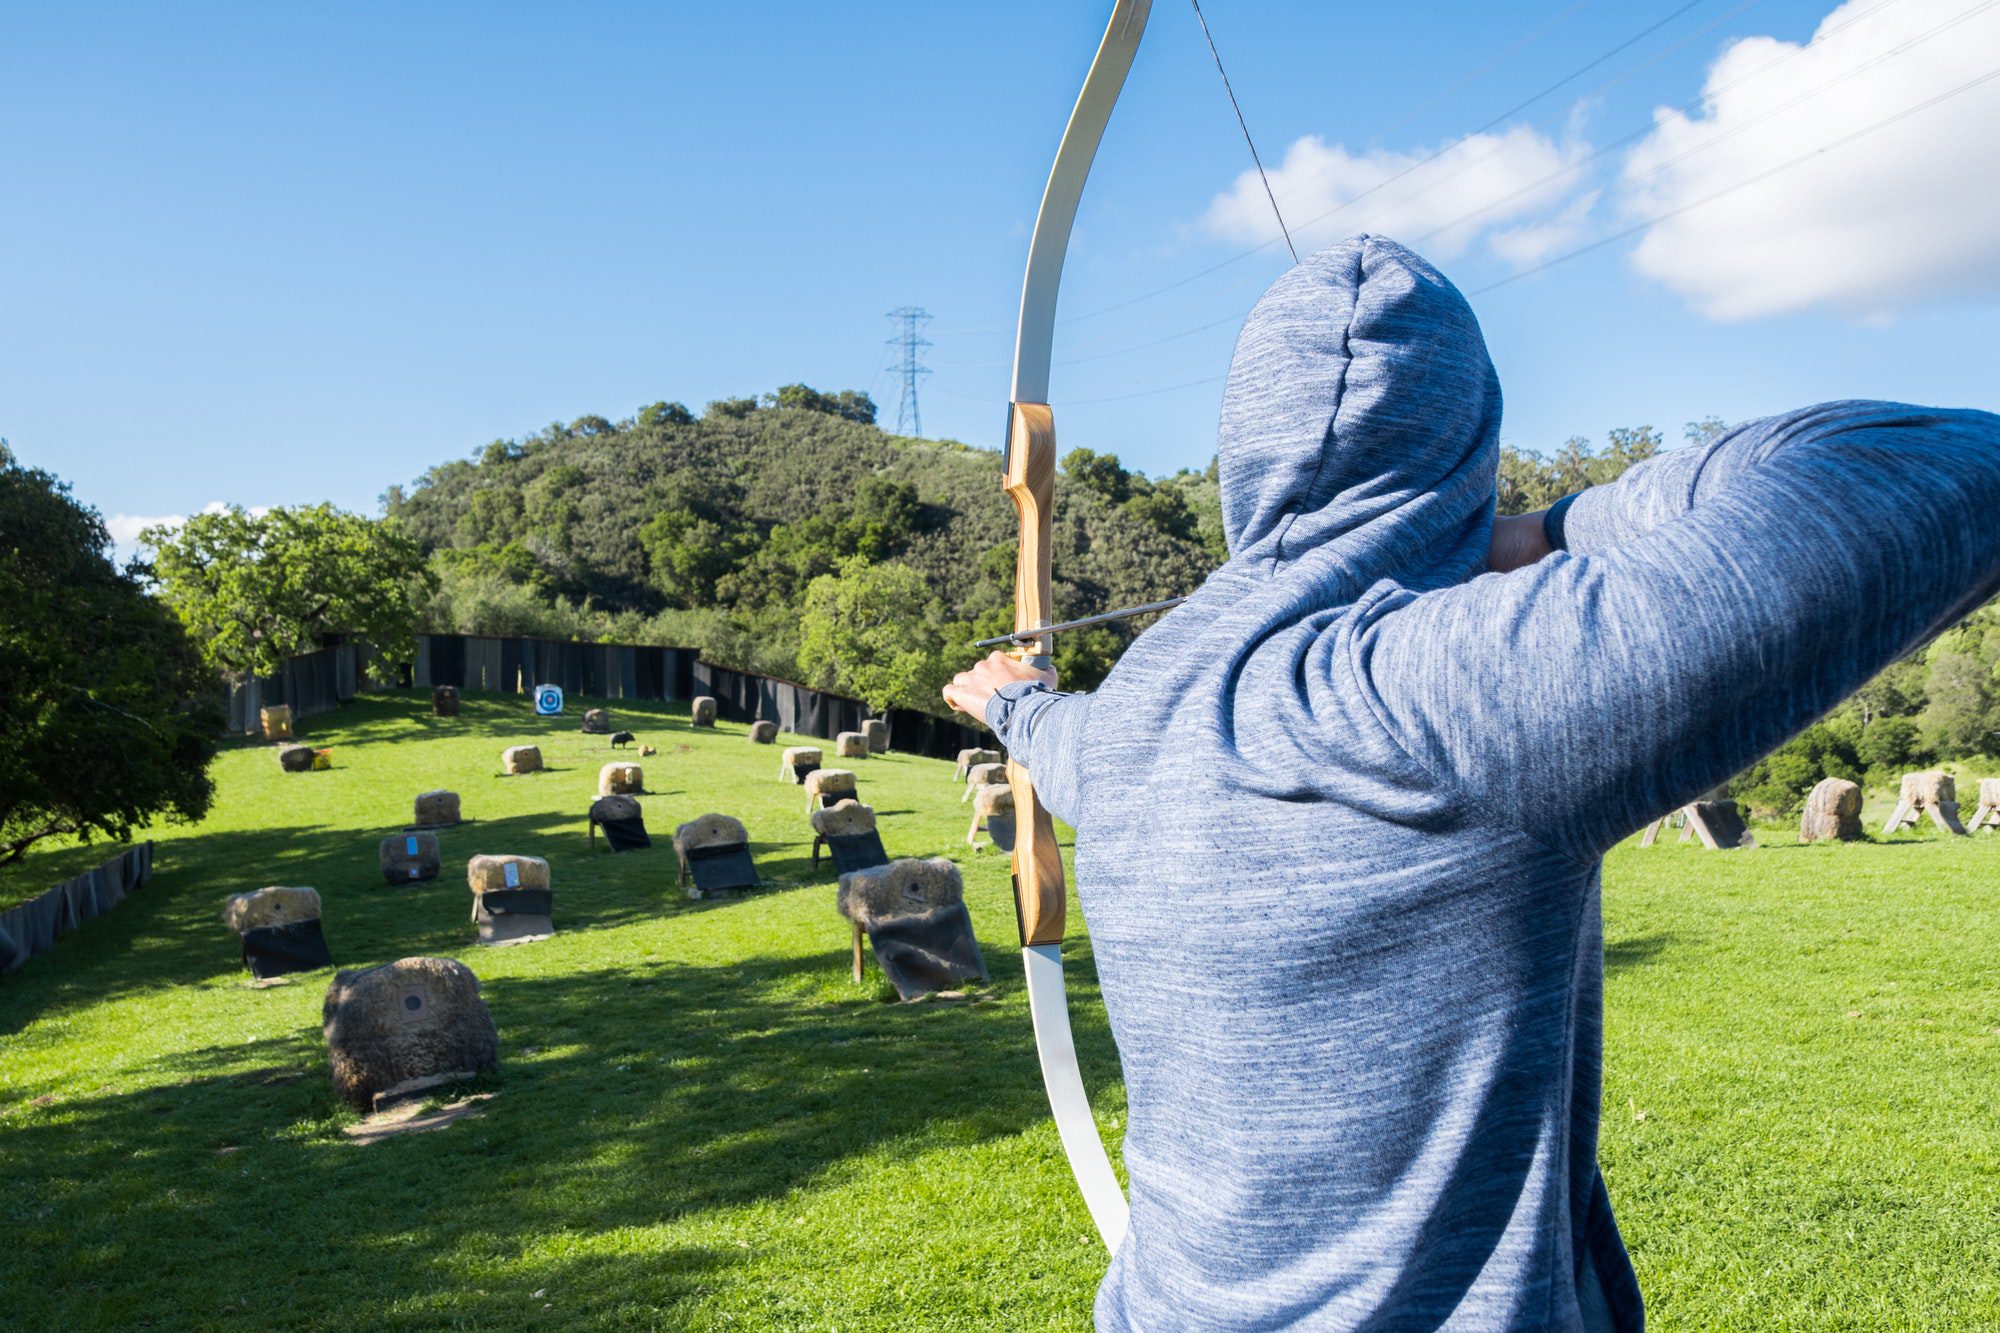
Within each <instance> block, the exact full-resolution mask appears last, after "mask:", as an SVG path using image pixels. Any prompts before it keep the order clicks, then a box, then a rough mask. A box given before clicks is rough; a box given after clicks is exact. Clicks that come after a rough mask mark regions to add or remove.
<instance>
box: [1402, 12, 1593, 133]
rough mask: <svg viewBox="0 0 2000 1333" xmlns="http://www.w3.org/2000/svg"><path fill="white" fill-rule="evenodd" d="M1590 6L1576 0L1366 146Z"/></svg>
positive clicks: (1433, 107)
mask: <svg viewBox="0 0 2000 1333" xmlns="http://www.w3.org/2000/svg"><path fill="white" fill-rule="evenodd" d="M1589 3H1590V0H1576V3H1575V4H1573V5H1571V6H1570V7H1569V8H1568V9H1565V10H1564V11H1563V12H1562V13H1560V14H1558V15H1556V16H1555V17H1554V18H1552V19H1550V20H1549V21H1548V22H1547V23H1544V24H1543V25H1542V26H1541V27H1539V28H1537V29H1535V30H1534V31H1533V32H1531V33H1529V34H1528V35H1527V36H1526V37H1523V38H1522V39H1521V40H1520V41H1518V42H1515V43H1514V44H1513V45H1512V46H1510V47H1508V48H1507V49H1506V50H1505V51H1502V52H1501V53H1500V54H1499V55H1497V56H1494V57H1493V58H1492V59H1491V60H1489V61H1487V62H1486V63H1485V64H1483V65H1481V66H1480V67H1479V68H1478V69H1475V70H1473V71H1472V72H1471V73H1470V74H1467V75H1465V76H1464V77H1463V78H1461V79H1460V80H1459V81H1458V82H1457V83H1454V84H1452V85H1451V87H1449V88H1447V89H1445V90H1444V91H1443V92H1441V93H1439V94H1438V95H1437V96H1436V97H1433V98H1432V99H1431V100H1430V101H1428V102H1426V103H1424V104H1423V105H1422V106H1420V107H1418V108H1417V109H1416V110H1415V111H1412V112H1410V113H1409V114H1408V115H1406V116H1404V117H1403V118H1402V119H1401V120H1399V121H1397V122H1396V123H1395V124H1393V125H1387V126H1384V127H1383V128H1382V129H1379V130H1377V131H1376V132H1375V136H1374V137H1373V138H1371V139H1370V140H1369V141H1368V142H1369V144H1370V145H1371V146H1373V145H1375V144H1378V143H1380V142H1382V140H1384V139H1386V138H1388V137H1389V136H1390V135H1392V134H1394V133H1395V132H1396V131H1397V130H1400V129H1402V128H1403V127H1404V126H1405V125H1408V124H1409V123H1410V122H1411V121H1413V120H1415V119H1416V118H1417V117H1419V116H1421V115H1423V114H1424V113H1425V112H1426V111H1431V110H1434V109H1436V108H1437V107H1439V106H1442V105H1443V104H1444V103H1446V102H1448V101H1450V100H1451V99H1452V97H1453V96H1455V95H1456V94H1457V93H1459V92H1460V91H1462V90H1463V89H1464V88H1465V87H1466V86H1467V85H1469V84H1472V83H1475V82H1477V81H1478V80H1479V79H1480V78H1482V77H1483V76H1485V75H1487V74H1490V73H1492V72H1493V71H1494V70H1496V69H1498V68H1500V66H1502V65H1504V64H1506V63H1507V62H1508V61H1509V60H1512V59H1513V58H1514V57H1515V56H1517V55H1519V54H1521V52H1523V51H1525V50H1527V49H1528V48H1529V47H1530V46H1533V45H1534V44H1535V43H1536V42H1537V41H1540V40H1541V39H1542V38H1543V37H1546V36H1547V35H1548V34H1549V33H1550V32H1552V31H1554V30H1555V29H1556V28H1557V27H1558V26H1559V25H1561V24H1562V23H1563V22H1564V20H1566V19H1569V18H1571V17H1574V16H1575V14H1576V12H1577V11H1578V10H1579V9H1582V8H1583V7H1584V6H1585V5H1587V4H1589Z"/></svg>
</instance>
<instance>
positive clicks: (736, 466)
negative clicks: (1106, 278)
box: [385, 386, 1221, 684]
mask: <svg viewBox="0 0 2000 1333" xmlns="http://www.w3.org/2000/svg"><path fill="white" fill-rule="evenodd" d="M801 389H802V386H792V390H785V391H780V393H779V394H777V395H773V396H772V398H771V402H770V405H764V406H758V405H756V404H755V403H754V402H753V400H749V399H743V400H736V401H733V402H729V403H718V404H711V405H710V406H709V409H708V410H707V411H706V412H705V413H704V414H703V415H702V416H701V417H699V418H696V417H694V416H693V415H692V414H690V413H688V412H687V411H686V410H685V409H683V408H680V407H679V406H678V405H676V404H655V405H654V406H653V407H652V408H649V409H647V410H646V411H645V412H642V413H640V414H639V415H638V416H636V417H634V418H632V419H629V420H626V421H621V422H611V421H607V420H605V419H603V418H601V417H586V418H582V419H580V420H579V421H577V422H574V423H572V424H571V425H569V426H556V427H551V428H549V429H548V430H545V431H543V432H540V433H539V434H536V435H533V436H530V437H528V438H526V439H523V440H518V441H495V442H494V443H493V444H491V445H488V446H487V447H486V448H485V449H484V450H483V451H481V452H480V454H479V455H478V457H477V458H475V459H469V460H463V461H455V462H449V463H444V464H441V465H439V466H437V467H434V468H432V469H430V470H429V471H428V472H426V473H425V474H424V475H423V476H422V477H421V478H420V479H418V480H417V482H416V483H415V484H414V485H412V486H411V487H409V488H408V489H402V488H396V489H392V490H391V491H390V492H389V493H388V494H387V495H386V496H385V502H386V506H387V509H388V512H389V513H390V514H391V515H392V516H394V517H396V518H399V519H401V520H402V521H403V522H404V523H405V524H407V525H408V527H409V528H410V529H411V530H412V531H413V532H414V533H415V534H416V535H417V536H418V537H419V538H420V539H421V540H422V541H423V542H425V543H426V544H427V545H428V546H429V547H431V548H432V549H433V550H435V551H436V552H438V553H439V554H438V556H437V567H438V570H439V573H440V574H441V576H442V577H443V580H444V587H443V589H442V591H441V592H440V595H439V598H438V599H437V601H436V602H435V603H434V607H433V627H434V628H439V629H458V630H463V631H484V632H495V631H496V630H497V631H500V632H506V631H509V630H514V629H517V628H520V629H527V628H533V629H537V630H544V631H547V630H553V631H554V632H556V633H557V634H559V635H563V636H566V635H567V633H568V632H578V631H581V632H583V633H586V634H590V633H593V632H594V633H595V636H598V637H622V638H626V639H631V640H636V639H638V638H641V637H643V636H647V635H650V636H651V637H653V638H654V639H655V641H668V640H671V641H674V642H681V643H691V644H693V645H694V646H699V647H702V648H704V649H707V650H708V651H709V652H710V654H711V656H713V657H714V658H716V660H720V661H725V662H729V663H731V664H732V665H742V666H745V667H750V668H753V669H759V670H764V671H767V672H770V673H771V674H775V675H781V676H788V677H791V678H794V679H798V678H802V677H807V676H810V675H812V674H813V673H812V672H811V671H809V670H802V669H801V668H800V667H799V664H798V661H797V651H798V618H799V612H800V607H801V604H802V602H803V599H804V597H805V594H806V590H807V589H808V587H809V586H810V585H811V582H812V580H813V579H815V578H818V577H821V576H824V575H831V574H835V573H837V572H838V571H839V570H841V568H842V567H843V565H844V564H845V562H848V561H850V560H854V559H856V558H859V559H860V560H862V561H864V562H865V563H867V564H870V565H892V566H904V567H907V568H909V569H911V570H914V571H915V572H916V573H917V574H918V575H919V576H920V577H921V579H922V583H923V585H924V587H925V588H926V589H927V590H928V593H929V596H930V597H931V599H932V601H933V604H932V605H931V606H930V607H927V608H922V610H923V611H924V613H925V614H924V616H922V617H919V619H923V620H926V621H927V622H928V623H929V624H930V625H931V626H933V627H934V628H936V629H938V630H940V631H942V630H944V628H945V627H950V633H949V634H948V635H947V636H946V637H949V638H953V639H957V640H958V641H959V642H958V643H957V644H956V645H954V646H956V647H959V648H961V649H962V648H963V646H964V643H965V642H966V641H969V640H970V639H971V638H974V637H978V635H979V634H982V633H986V634H990V633H997V632H1000V631H1002V630H1004V629H1008V628H1011V627H1012V626H1011V621H1010V615H1011V609H1010V608H1011V606H1012V596H1013V559H1014V545H1015V540H1016V533H1017V526H1016V522H1015V518H1014V511H1013V506H1012V504H1011V503H1010V502H1009V501H1008V500H1007V499H1006V497H1005V496H1004V495H1003V494H1002V493H1001V490H1000V458H999V455H998V453H997V452H996V451H994V450H987V449H975V448H971V447H968V446H966V445H962V444H958V443H955V442H951V441H931V440H917V439H909V438H905V437H899V436H895V435H891V434H888V433H886V432H884V431H882V430H880V429H878V428H877V427H876V426H875V425H874V424H873V423H872V421H871V420H866V419H852V418H853V417H867V416H871V415H872V410H873V409H872V407H867V406H864V407H863V408H861V409H858V410H854V411H853V412H852V413H851V415H850V416H844V415H841V414H840V412H839V411H838V410H833V409H835V408H837V406H838V403H839V401H840V400H838V399H830V398H828V397H827V396H825V395H817V394H813V391H811V390H803V392H804V393H805V394H813V396H812V397H811V398H803V399H802V398H801V397H800V394H799V393H797V392H793V390H801ZM795 401H804V402H807V403H815V404H818V406H786V405H781V404H784V403H788V402H795ZM865 401H866V400H865V399H863V400H861V402H862V403H863V404H865ZM996 421H997V418H996ZM1068 461H1069V463H1070V464H1071V465H1075V466H1072V467H1071V471H1070V473H1069V475H1066V476H1065V477H1064V478H1063V481H1062V482H1061V484H1059V486H1058V488H1057V503H1056V512H1055V549H1056V558H1055V579H1056V587H1055V607H1056V611H1057V613H1058V615H1059V616H1062V617H1069V616H1081V615H1089V614H1092V613H1094V612H1097V611H1104V610H1109V609H1112V608H1114V607H1117V606H1123V605H1128V604H1132V603H1137V602H1145V601H1152V600H1157V599H1158V598H1161V597H1165V596H1170V595H1173V594H1175V593H1178V592H1182V591H1186V590H1188V589H1190V588H1192V587H1194V586H1195V585H1196V584H1198V583H1199V582H1200V581H1201V579H1202V578H1203V577H1205V576H1206V574H1207V573H1208V571H1209V570H1210V569H1212V568H1213V567H1214V565H1215V564H1216V563H1218V561H1219V557H1220V552H1221V522H1220V511H1219V508H1218V505H1217V502H1216V491H1215V484H1214V480H1213V477H1212V475H1211V474H1203V473H1183V474H1180V475H1178V476H1176V477H1173V478H1169V479H1167V480H1165V481H1162V482H1159V483H1154V482H1152V481H1150V480H1148V479H1146V478H1145V477H1142V476H1139V475H1137V474H1134V473H1129V472H1127V471H1126V470H1125V469H1123V468H1122V467H1120V466H1119V465H1118V463H1117V460H1116V459H1103V458H1099V457H1097V456H1095V455H1090V454H1088V453H1084V454H1078V453H1076V452H1075V451H1074V450H1072V451H1071V455H1070V459H1069V460H1068ZM508 587H511V588H515V589H520V590H522V591H523V592H524V593H525V594H527V596H525V597H522V598H518V599H515V600H513V601H509V600H508V598H507V597H506V595H505V589H506V588H508ZM551 603H553V604H554V607H555V609H553V610H551V611H549V612H548V613H547V614H548V615H551V616H554V617H555V618H556V619H557V621H558V623H556V624H554V625H546V624H539V623H538V624H535V625H532V626H516V625H515V624H513V623H506V624H500V625H496V624H494V621H495V619H496V618H499V619H503V620H505V619H507V618H508V617H516V618H518V617H522V616H526V617H529V618H531V619H532V618H533V616H534V615H535V608H534V605H533V604H540V605H542V606H548V605H549V604H551ZM585 603H587V604H588V605H587V608H586V607H585V605H584V604H585ZM593 620H594V623H593ZM578 622H582V623H578ZM1131 632H1132V631H1131V630H1130V629H1129V628H1128V627H1117V628H1114V629H1111V630H1108V631H1106V632H1104V633H1103V634H1101V635H1099V636H1097V638H1096V640H1095V643H1094V651H1093V656H1095V657H1098V658H1102V660H1103V664H1104V665H1108V662H1109V661H1110V660H1111V659H1112V658H1113V657H1115V655H1116V651H1117V649H1119V648H1121V647H1122V646H1123V644H1124V643H1125V642H1127V641H1128V640H1129V636H1130V634H1131ZM1087 637H1088V636H1086V639H1087ZM1083 642H1084V640H1079V643H1080V644H1081V643H1083ZM961 656H963V653H961ZM1074 665H1076V666H1078V667H1079V668H1081V669H1080V670H1078V671H1073V672H1072V673H1071V674H1072V676H1073V677H1074V678H1076V679H1077V682H1078V683H1080V684H1089V683H1092V682H1093V681H1094V679H1095V678H1096V677H1099V676H1101V675H1102V667H1101V666H1100V667H1097V668H1096V669H1092V664H1091V663H1089V662H1077V663H1075V664H1074ZM807 683H811V684H830V683H831V682H828V681H823V680H808V682H807Z"/></svg>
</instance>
